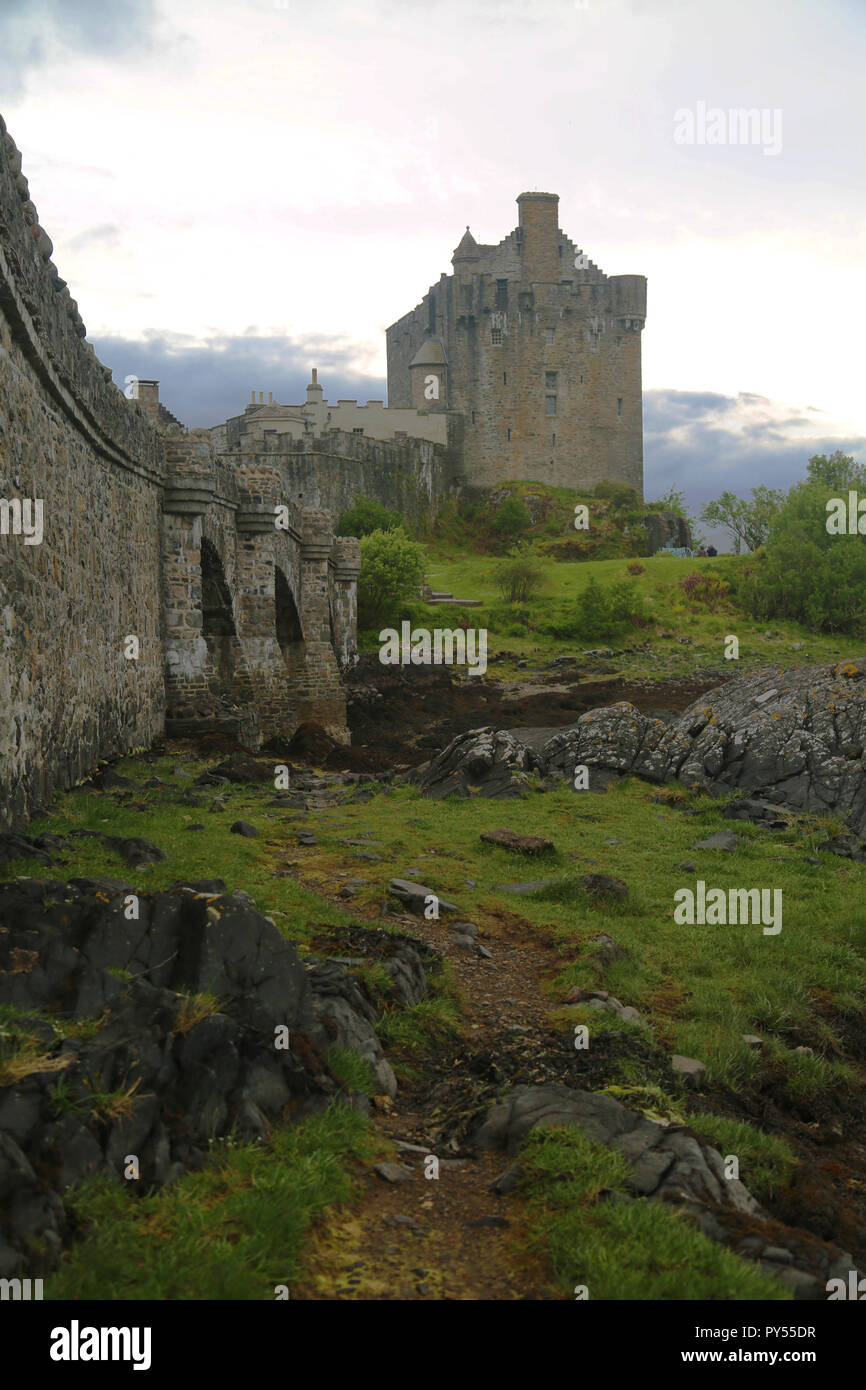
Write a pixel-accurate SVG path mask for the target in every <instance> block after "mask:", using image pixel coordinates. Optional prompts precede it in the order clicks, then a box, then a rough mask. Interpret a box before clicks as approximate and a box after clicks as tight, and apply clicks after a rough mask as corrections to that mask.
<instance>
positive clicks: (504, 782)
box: [408, 728, 542, 800]
mask: <svg viewBox="0 0 866 1390" xmlns="http://www.w3.org/2000/svg"><path fill="white" fill-rule="evenodd" d="M541 767H542V763H541V760H540V758H539V756H538V754H537V753H536V752H535V751H534V750H533V749H532V748H529V747H528V746H527V745H526V744H524V743H521V742H520V741H519V740H518V739H516V738H515V737H514V735H513V734H510V733H508V732H506V730H504V729H500V730H499V731H498V732H497V731H496V730H494V729H491V728H485V729H472V730H470V731H469V732H468V733H465V734H460V735H459V736H458V737H457V738H455V739H453V740H452V742H451V743H449V745H448V747H447V748H444V749H443V750H442V752H441V753H437V755H436V757H435V758H432V759H431V761H430V762H429V763H424V764H423V765H422V766H421V767H419V768H415V769H414V770H413V771H412V772H410V773H409V774H408V780H409V781H410V782H417V783H419V784H420V785H421V787H422V788H423V790H424V792H425V794H426V795H427V796H432V797H435V798H436V799H437V800H438V799H440V798H442V797H446V796H460V797H467V796H472V795H473V794H474V793H477V792H480V794H481V795H482V796H488V797H493V798H505V799H507V798H510V797H514V796H521V795H522V794H523V791H524V789H525V788H526V786H528V784H529V775H530V774H531V773H533V772H539V771H540V769H541Z"/></svg>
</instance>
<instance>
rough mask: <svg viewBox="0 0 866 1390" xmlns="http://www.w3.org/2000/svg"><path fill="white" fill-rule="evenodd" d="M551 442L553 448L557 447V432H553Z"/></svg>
mask: <svg viewBox="0 0 866 1390" xmlns="http://www.w3.org/2000/svg"><path fill="white" fill-rule="evenodd" d="M550 444H551V448H554V449H555V448H556V435H555V434H552V435H551V436H550Z"/></svg>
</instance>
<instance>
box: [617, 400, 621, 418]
mask: <svg viewBox="0 0 866 1390" xmlns="http://www.w3.org/2000/svg"><path fill="white" fill-rule="evenodd" d="M616 418H617V419H618V420H621V419H622V396H617V398H616Z"/></svg>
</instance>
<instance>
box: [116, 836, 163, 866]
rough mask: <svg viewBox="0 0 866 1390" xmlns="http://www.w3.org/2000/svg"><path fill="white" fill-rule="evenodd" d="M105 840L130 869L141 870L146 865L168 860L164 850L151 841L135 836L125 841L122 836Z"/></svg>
mask: <svg viewBox="0 0 866 1390" xmlns="http://www.w3.org/2000/svg"><path fill="white" fill-rule="evenodd" d="M103 840H104V842H105V844H106V845H108V847H109V849H113V850H114V851H115V852H116V853H117V854H119V855H120V857H121V859H122V860H123V862H124V864H126V865H128V867H129V868H130V869H141V868H143V867H144V866H145V865H146V864H159V863H161V862H162V860H164V859H167V858H168V855H167V854H166V853H165V851H164V850H161V849H158V848H157V846H156V845H152V844H151V843H150V841H149V840H141V839H138V838H137V837H134V836H133V837H131V838H129V839H125V838H124V837H123V836H122V835H105V836H103Z"/></svg>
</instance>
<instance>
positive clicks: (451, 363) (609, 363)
mask: <svg viewBox="0 0 866 1390" xmlns="http://www.w3.org/2000/svg"><path fill="white" fill-rule="evenodd" d="M558 203H559V197H558V195H557V194H555V193H521V194H520V196H519V198H518V199H517V206H518V210H519V223H518V226H517V227H516V228H515V230H514V231H513V232H511V233H510V235H509V236H507V237H506V238H505V240H504V241H501V242H500V243H499V245H498V246H482V245H479V244H478V242H476V241H475V238H474V237H473V236H472V234H471V232H470V231H469V228H468V227H467V228H466V232H465V234H464V236H463V238H462V239H461V241H460V244H459V246H458V247H457V249H456V250H455V252H454V255H453V257H452V265H453V267H454V269H453V273H452V274H451V275H444V274H443V275H442V276H441V277H440V279H439V281H438V283H437V284H435V285H432V286H431V288H430V289H429V290H428V291H427V294H426V295H425V296H424V298H423V299H422V301H421V303H420V304H419V305H418V307H417V308H416V309H413V310H412V311H411V313H408V314H404V316H403V318H401V319H398V321H397V322H396V323H394V324H392V325H391V327H390V328H389V329H388V331H387V345H388V405H389V407H394V406H399V407H414V408H415V409H419V410H429V411H431V412H435V411H443V412H459V413H460V414H461V415H462V417H463V425H464V436H463V440H464V443H463V459H464V481H465V482H466V483H467V484H470V485H475V486H478V487H492V486H495V485H497V484H499V483H502V482H505V481H507V480H509V479H531V480H533V481H537V482H544V483H549V484H552V485H555V486H559V487H574V488H577V487H580V488H588V487H592V486H594V485H595V484H596V483H599V482H602V481H610V482H618V483H628V484H629V485H630V486H631V487H634V488H636V489H637V491H638V493H639V495H640V496H641V498H642V497H643V417H642V408H641V339H640V335H641V330H642V329H643V326H644V322H645V319H646V277H645V276H643V275H611V276H608V275H605V274H604V273H603V272H602V271H601V270H599V269H598V267H597V266H596V265H594V264H593V262H592V261H590V260H589V258H588V257H587V256H586V255H584V253H583V252H582V251H581V250H580V248H579V247H578V246H576V245H575V243H574V242H573V241H571V239H570V238H569V237H567V236H566V235H565V233H564V232H562V231H561V230H560V228H559V220H558V215H557V205H558Z"/></svg>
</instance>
